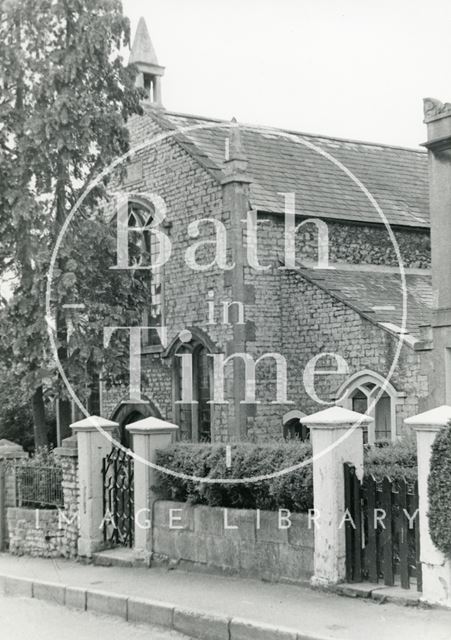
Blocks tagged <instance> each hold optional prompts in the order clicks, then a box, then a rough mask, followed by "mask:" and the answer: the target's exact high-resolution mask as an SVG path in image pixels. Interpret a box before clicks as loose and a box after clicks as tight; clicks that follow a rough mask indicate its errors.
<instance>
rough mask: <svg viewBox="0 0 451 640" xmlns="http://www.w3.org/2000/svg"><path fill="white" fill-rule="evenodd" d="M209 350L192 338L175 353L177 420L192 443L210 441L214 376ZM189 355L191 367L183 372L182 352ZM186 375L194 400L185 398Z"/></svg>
mask: <svg viewBox="0 0 451 640" xmlns="http://www.w3.org/2000/svg"><path fill="white" fill-rule="evenodd" d="M209 353H210V351H209V350H208V348H207V347H206V346H205V345H203V344H202V343H201V342H200V341H198V340H196V339H193V340H192V341H191V342H189V343H185V344H181V345H180V346H179V347H178V348H177V350H176V351H175V353H174V358H173V367H174V395H175V419H176V423H177V424H178V425H179V426H180V438H181V439H182V440H187V441H191V442H210V441H211V421H212V419H211V412H212V405H211V404H209V400H210V399H211V397H210V390H211V376H212V362H211V358H209V357H208V354H209ZM184 354H185V355H189V360H188V362H189V364H190V366H189V368H187V370H186V371H184V373H183V374H182V357H181V356H182V355H184ZM183 375H189V376H190V378H191V386H192V400H193V402H182V400H183V393H182V387H183Z"/></svg>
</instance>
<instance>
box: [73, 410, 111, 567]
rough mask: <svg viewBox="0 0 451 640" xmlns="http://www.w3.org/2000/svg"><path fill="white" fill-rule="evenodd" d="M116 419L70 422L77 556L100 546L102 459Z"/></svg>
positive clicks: (86, 553) (88, 552)
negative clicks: (75, 460)
mask: <svg viewBox="0 0 451 640" xmlns="http://www.w3.org/2000/svg"><path fill="white" fill-rule="evenodd" d="M118 426H119V425H118V424H117V422H112V421H111V420H106V419H105V418H100V417H99V416H90V417H89V418H85V419H84V420H79V421H78V422H74V423H73V424H71V428H72V431H73V433H74V434H76V436H77V448H78V490H79V497H78V514H79V539H78V555H79V556H80V557H85V558H91V557H92V554H93V553H95V552H96V551H99V550H100V549H102V547H103V530H102V520H103V478H102V460H103V458H104V457H105V456H106V455H107V454H108V453H109V452H110V451H111V446H112V445H111V440H110V439H109V438H110V437H111V433H112V431H113V430H114V429H116V428H117V427H118Z"/></svg>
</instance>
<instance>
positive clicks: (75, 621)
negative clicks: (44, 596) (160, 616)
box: [0, 596, 189, 640]
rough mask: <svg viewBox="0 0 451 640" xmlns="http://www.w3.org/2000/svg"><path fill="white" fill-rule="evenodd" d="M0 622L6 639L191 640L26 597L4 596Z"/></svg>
mask: <svg viewBox="0 0 451 640" xmlns="http://www.w3.org/2000/svg"><path fill="white" fill-rule="evenodd" d="M0 621H1V637H2V638H4V639H5V640H62V638H64V640H124V638H126V639H127V640H189V638H188V637H187V636H184V635H181V634H180V633H177V632H176V631H172V630H170V629H162V628H161V627H160V628H158V627H155V626H154V627H150V628H149V626H147V625H130V624H128V623H127V622H125V621H123V620H119V619H118V618H113V617H111V616H105V615H101V614H94V613H89V612H83V613H82V612H80V611H76V610H73V609H72V610H69V609H66V608H63V607H58V606H56V605H55V604H51V603H49V602H44V601H42V600H29V599H25V598H14V600H12V599H11V598H3V597H1V596H0Z"/></svg>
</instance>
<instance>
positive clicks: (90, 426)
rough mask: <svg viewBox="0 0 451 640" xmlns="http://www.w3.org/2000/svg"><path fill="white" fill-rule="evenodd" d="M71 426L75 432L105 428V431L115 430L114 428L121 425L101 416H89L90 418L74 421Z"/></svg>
mask: <svg viewBox="0 0 451 640" xmlns="http://www.w3.org/2000/svg"><path fill="white" fill-rule="evenodd" d="M70 427H71V429H73V431H74V433H77V432H79V431H99V429H103V430H104V431H113V429H115V428H117V427H119V424H118V423H117V422H113V421H112V420H107V419H106V418H101V417H100V416H89V418H84V419H83V420H78V422H73V423H72V424H71V425H70Z"/></svg>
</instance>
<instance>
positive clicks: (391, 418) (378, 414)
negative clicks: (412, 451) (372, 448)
mask: <svg viewBox="0 0 451 640" xmlns="http://www.w3.org/2000/svg"><path fill="white" fill-rule="evenodd" d="M337 395H338V397H341V398H342V399H343V404H344V406H345V407H347V408H348V409H352V410H353V411H357V412H358V413H366V414H368V415H369V416H371V417H372V418H373V419H374V422H372V423H370V424H369V425H368V426H365V427H364V428H363V439H364V442H365V443H369V444H374V442H378V441H383V440H394V439H395V438H396V435H397V426H396V404H397V403H399V402H400V394H398V393H397V391H396V390H395V389H394V387H393V386H392V385H391V384H385V381H384V378H383V377H382V376H380V375H379V374H376V373H374V372H370V371H365V372H362V373H360V374H356V375H354V376H352V378H351V379H350V380H348V382H347V383H346V384H345V385H343V387H342V389H341V390H340V391H339V392H338V394H337Z"/></svg>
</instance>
